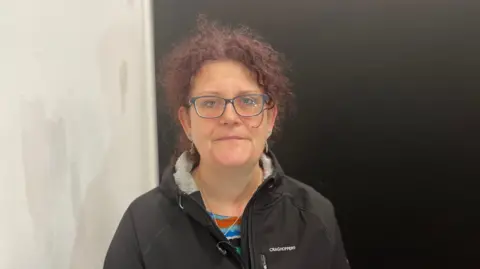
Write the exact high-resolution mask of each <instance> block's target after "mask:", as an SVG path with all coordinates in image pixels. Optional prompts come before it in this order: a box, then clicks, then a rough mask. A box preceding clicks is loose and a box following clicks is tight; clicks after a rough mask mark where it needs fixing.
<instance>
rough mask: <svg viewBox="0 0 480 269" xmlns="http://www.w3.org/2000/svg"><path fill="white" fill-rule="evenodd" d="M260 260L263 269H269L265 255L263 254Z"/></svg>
mask: <svg viewBox="0 0 480 269" xmlns="http://www.w3.org/2000/svg"><path fill="white" fill-rule="evenodd" d="M260 260H261V262H262V269H268V267H267V258H265V255H263V254H261V255H260Z"/></svg>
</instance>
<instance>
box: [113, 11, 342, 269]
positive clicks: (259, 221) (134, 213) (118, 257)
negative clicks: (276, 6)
mask: <svg viewBox="0 0 480 269" xmlns="http://www.w3.org/2000/svg"><path fill="white" fill-rule="evenodd" d="M163 76H164V77H163V86H164V89H165V91H166V94H167V99H168V102H169V104H170V105H171V107H172V109H173V111H175V114H176V119H177V120H178V122H179V123H180V125H181V126H182V129H183V132H181V133H182V134H181V137H180V138H179V141H180V146H179V148H180V152H183V153H181V155H180V156H179V157H178V159H177V160H176V162H175V164H174V165H172V167H171V168H169V169H166V171H165V172H164V174H163V176H162V180H161V183H160V185H159V186H158V187H157V188H155V189H154V190H152V191H150V192H148V193H146V194H144V195H142V196H141V197H139V198H138V199H136V200H135V201H134V202H133V203H132V204H131V205H130V207H129V208H128V209H127V211H126V213H125V215H124V217H123V219H122V220H121V222H120V225H119V227H118V229H117V231H116V233H115V235H114V238H113V240H112V243H111V245H110V248H109V250H108V253H107V256H106V259H105V264H104V269H140V268H143V269H154V268H155V269H169V268H172V269H174V268H175V269H176V268H178V269H183V268H208V269H211V268H225V269H227V268H245V269H247V268H262V269H267V268H270V269H284V268H285V269H286V268H289V269H310V268H311V269H313V268H333V269H340V268H342V269H343V268H349V265H348V261H347V259H346V257H345V252H344V249H343V244H342V240H341V236H340V231H339V229H338V226H337V223H336V219H335V216H334V210H333V207H332V205H331V204H330V202H329V201H328V200H327V199H325V198H324V197H323V196H322V195H321V194H319V193H317V192H316V191H315V190H313V189H312V188H310V187H308V186H306V185H304V184H302V183H300V182H298V181H296V180H294V179H292V178H290V177H288V176H286V175H285V174H284V172H283V171H282V169H281V167H280V165H279V164H278V162H277V160H276V159H275V156H274V155H273V153H272V152H271V151H270V150H269V149H268V143H267V140H268V139H269V137H270V136H271V135H272V133H273V131H274V130H275V126H276V124H277V121H278V119H279V117H280V116H281V115H282V113H283V112H284V108H285V106H286V103H287V99H288V96H290V94H291V92H290V87H289V80H288V79H287V77H286V76H285V75H284V68H283V65H282V60H281V57H280V55H279V54H278V53H277V52H276V51H275V50H273V49H272V48H271V46H270V45H268V44H266V43H265V42H263V41H261V39H260V38H259V37H258V36H256V35H254V34H252V33H251V32H250V31H249V30H248V29H246V28H244V27H243V28H238V29H230V28H227V27H221V26H218V25H216V24H214V23H208V22H206V20H205V19H203V18H200V20H199V27H198V31H197V32H196V33H195V34H194V35H193V36H191V37H190V38H188V39H187V40H185V41H184V42H183V43H181V44H179V45H178V46H177V47H176V48H175V49H174V51H173V52H172V53H171V54H170V55H169V57H167V59H166V62H165V64H164V72H163ZM185 138H186V139H185Z"/></svg>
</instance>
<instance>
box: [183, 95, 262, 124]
mask: <svg viewBox="0 0 480 269" xmlns="http://www.w3.org/2000/svg"><path fill="white" fill-rule="evenodd" d="M269 102H270V97H269V96H268V95H266V94H246V95H240V96H237V97H235V98H233V99H226V98H222V97H218V96H197V97H192V98H191V99H190V103H189V105H190V106H191V105H193V106H194V107H195V111H196V112H197V115H198V116H199V117H202V118H207V119H213V118H218V117H221V116H222V115H223V113H225V108H226V107H227V104H228V103H230V104H232V106H233V109H234V110H235V112H236V113H237V114H238V115H239V116H242V117H253V116H257V115H260V113H262V112H263V110H265V108H266V107H265V104H266V103H269ZM267 109H268V108H267Z"/></svg>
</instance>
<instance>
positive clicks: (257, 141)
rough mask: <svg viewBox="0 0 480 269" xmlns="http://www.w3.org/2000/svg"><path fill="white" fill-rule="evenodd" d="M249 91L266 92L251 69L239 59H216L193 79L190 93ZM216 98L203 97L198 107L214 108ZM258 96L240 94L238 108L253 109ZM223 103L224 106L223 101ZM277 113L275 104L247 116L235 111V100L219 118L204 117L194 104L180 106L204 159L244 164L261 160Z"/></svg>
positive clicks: (219, 94) (221, 94) (236, 93)
mask: <svg viewBox="0 0 480 269" xmlns="http://www.w3.org/2000/svg"><path fill="white" fill-rule="evenodd" d="M246 94H247V95H248V94H263V91H262V89H261V88H260V87H259V86H258V84H257V83H256V81H255V78H254V77H253V76H252V74H251V73H250V72H249V70H248V69H247V68H245V67H244V66H243V65H242V64H240V63H237V62H233V61H216V62H210V63H207V64H205V65H204V66H203V67H202V68H201V69H200V71H199V72H198V74H197V75H196V76H195V78H194V80H193V81H192V88H191V93H190V96H191V97H194V98H195V97H201V96H217V97H222V98H227V99H232V98H235V97H237V96H243V95H246ZM212 100H215V99H205V98H204V99H199V100H198V101H197V110H198V109H199V108H200V106H203V107H204V109H205V110H212V109H213V107H215V106H216V105H218V104H219V103H218V102H216V101H212ZM252 100H253V101H252ZM258 100H259V99H258V98H257V99H250V97H246V98H238V100H237V101H238V102H236V106H237V111H239V112H240V113H242V112H241V111H247V112H246V113H250V112H249V111H248V109H255V108H253V107H256V106H258V105H260V104H259V102H258ZM237 104H238V105H237ZM255 104H256V105H255ZM218 106H219V105H218ZM241 106H246V107H247V108H241ZM219 107H223V103H222V105H221V106H219ZM265 107H266V105H265ZM218 109H220V110H221V108H218ZM242 109H243V110H242ZM252 111H253V110H252ZM204 113H206V112H204ZM276 116H277V108H276V107H274V108H272V109H269V110H263V111H262V112H261V113H260V114H259V115H257V116H253V117H243V116H240V115H238V114H237V112H235V109H234V108H233V105H232V104H231V103H227V105H226V108H225V111H224V113H223V114H222V115H221V116H220V117H217V118H203V117H200V116H199V115H198V114H197V113H196V111H195V108H194V107H193V105H192V106H191V107H190V108H188V109H187V108H185V107H182V108H180V109H179V118H180V121H181V123H182V126H183V129H184V131H185V133H186V135H187V136H188V137H189V138H190V139H191V140H192V141H193V143H194V144H195V146H196V148H197V150H198V152H199V154H200V156H201V160H202V162H206V163H210V164H214V165H220V166H242V165H245V164H253V163H254V162H258V159H259V158H260V156H261V154H262V152H263V150H264V147H265V142H266V140H267V139H268V137H269V136H270V134H271V131H272V129H273V126H274V123H275V118H276Z"/></svg>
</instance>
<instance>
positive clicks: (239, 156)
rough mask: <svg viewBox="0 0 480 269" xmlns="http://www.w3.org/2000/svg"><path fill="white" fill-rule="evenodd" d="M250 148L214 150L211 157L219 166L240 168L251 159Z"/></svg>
mask: <svg viewBox="0 0 480 269" xmlns="http://www.w3.org/2000/svg"><path fill="white" fill-rule="evenodd" d="M251 153H252V152H251V148H250V147H248V149H247V148H246V147H244V148H231V149H228V148H225V149H214V150H213V151H212V157H213V159H214V161H215V162H216V163H218V164H219V165H221V166H232V167H235V166H242V165H245V164H247V163H249V162H250V161H251V159H252V154H251Z"/></svg>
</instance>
